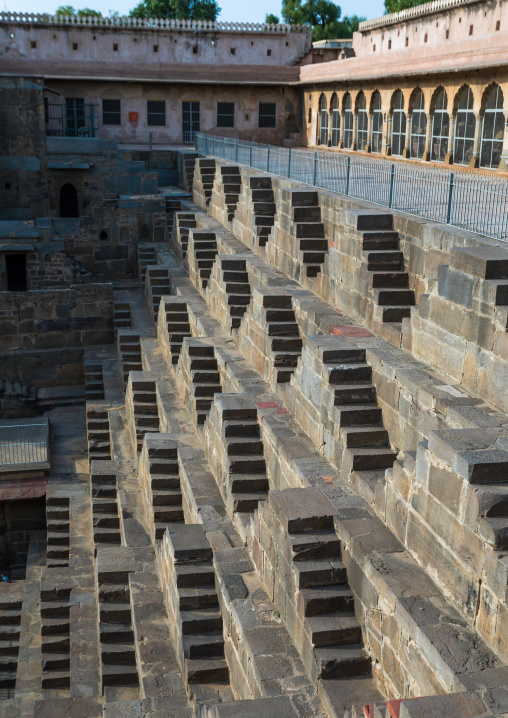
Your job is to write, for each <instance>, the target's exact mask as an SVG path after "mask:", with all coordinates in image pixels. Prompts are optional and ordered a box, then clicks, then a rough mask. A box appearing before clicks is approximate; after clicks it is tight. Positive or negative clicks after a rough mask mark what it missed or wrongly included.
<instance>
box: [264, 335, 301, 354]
mask: <svg viewBox="0 0 508 718" xmlns="http://www.w3.org/2000/svg"><path fill="white" fill-rule="evenodd" d="M302 347H303V342H302V340H301V339H300V338H297V337H291V338H287V339H286V338H282V337H274V338H272V346H271V350H272V352H284V353H285V354H291V355H292V356H294V355H295V354H296V353H297V352H298V353H301V351H302Z"/></svg>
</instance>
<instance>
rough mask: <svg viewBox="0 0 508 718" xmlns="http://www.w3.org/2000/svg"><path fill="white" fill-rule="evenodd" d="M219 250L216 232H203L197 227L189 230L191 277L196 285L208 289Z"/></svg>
mask: <svg viewBox="0 0 508 718" xmlns="http://www.w3.org/2000/svg"><path fill="white" fill-rule="evenodd" d="M217 251H218V250H217V239H216V237H215V233H214V232H202V231H200V230H195V229H193V230H191V231H190V232H189V245H188V252H187V258H188V262H189V277H190V280H191V282H192V283H193V284H194V286H195V287H201V288H202V289H203V290H205V289H206V287H207V285H208V279H209V277H210V275H211V273H212V267H213V264H214V262H215V258H216V257H217Z"/></svg>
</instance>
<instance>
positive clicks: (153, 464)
mask: <svg viewBox="0 0 508 718" xmlns="http://www.w3.org/2000/svg"><path fill="white" fill-rule="evenodd" d="M164 451H166V452H168V453H169V454H172V455H170V456H167V457H160V456H156V457H153V456H152V457H149V459H148V471H149V472H150V475H151V476H154V475H155V474H161V475H163V476H165V475H167V474H177V473H178V458H177V452H176V449H174V448H168V449H164Z"/></svg>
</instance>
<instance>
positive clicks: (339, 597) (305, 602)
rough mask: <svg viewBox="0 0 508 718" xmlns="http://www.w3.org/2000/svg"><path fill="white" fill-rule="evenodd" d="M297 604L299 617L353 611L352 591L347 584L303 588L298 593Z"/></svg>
mask: <svg viewBox="0 0 508 718" xmlns="http://www.w3.org/2000/svg"><path fill="white" fill-rule="evenodd" d="M297 604H298V613H299V614H300V616H301V617H303V616H320V615H322V614H325V613H336V612H339V613H352V612H353V611H354V599H353V593H352V591H351V589H350V588H349V586H348V585H347V584H337V585H334V586H321V587H319V588H304V589H302V590H301V591H300V593H299V594H298V597H297Z"/></svg>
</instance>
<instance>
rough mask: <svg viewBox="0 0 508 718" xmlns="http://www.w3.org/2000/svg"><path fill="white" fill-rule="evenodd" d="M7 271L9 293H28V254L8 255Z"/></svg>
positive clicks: (6, 260)
mask: <svg viewBox="0 0 508 718" xmlns="http://www.w3.org/2000/svg"><path fill="white" fill-rule="evenodd" d="M5 269H6V271H7V290H8V291H9V292H26V290H27V282H26V254H6V255H5Z"/></svg>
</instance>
